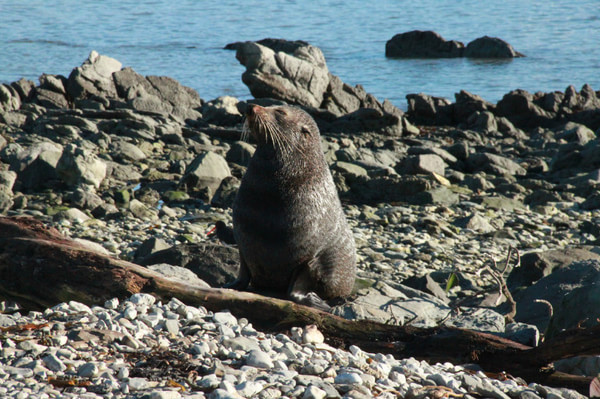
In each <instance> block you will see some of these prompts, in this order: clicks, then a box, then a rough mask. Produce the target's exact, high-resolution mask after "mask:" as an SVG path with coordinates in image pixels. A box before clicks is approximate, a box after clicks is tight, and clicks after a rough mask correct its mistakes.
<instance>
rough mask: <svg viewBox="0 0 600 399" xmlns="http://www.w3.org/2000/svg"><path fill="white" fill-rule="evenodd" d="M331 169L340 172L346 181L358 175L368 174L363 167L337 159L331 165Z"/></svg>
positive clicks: (350, 180)
mask: <svg viewBox="0 0 600 399" xmlns="http://www.w3.org/2000/svg"><path fill="white" fill-rule="evenodd" d="M331 169H332V170H336V171H338V172H340V173H341V174H342V175H343V176H344V178H345V179H346V180H347V181H348V182H352V181H354V180H356V179H357V178H358V177H360V176H364V177H367V176H368V173H367V170H366V169H365V168H363V167H361V166H359V165H356V164H353V163H350V162H342V161H337V162H335V163H334V164H333V165H332V166H331Z"/></svg>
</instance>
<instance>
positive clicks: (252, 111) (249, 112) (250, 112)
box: [246, 104, 262, 117]
mask: <svg viewBox="0 0 600 399" xmlns="http://www.w3.org/2000/svg"><path fill="white" fill-rule="evenodd" d="M261 109H262V107H261V106H260V105H256V104H248V108H247V109H246V116H250V117H252V116H254V115H256V114H257V113H258V112H260V110H261Z"/></svg>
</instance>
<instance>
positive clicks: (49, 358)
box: [42, 354, 67, 371]
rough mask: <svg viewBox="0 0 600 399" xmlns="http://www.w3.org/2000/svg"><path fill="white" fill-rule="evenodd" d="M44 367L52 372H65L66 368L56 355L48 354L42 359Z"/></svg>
mask: <svg viewBox="0 0 600 399" xmlns="http://www.w3.org/2000/svg"><path fill="white" fill-rule="evenodd" d="M42 361H43V362H44V365H45V366H46V367H47V368H48V369H49V370H52V371H65V370H66V369H67V366H66V365H65V364H64V362H63V361H62V360H60V359H59V358H58V357H57V356H56V355H54V354H49V355H46V356H44V357H43V358H42Z"/></svg>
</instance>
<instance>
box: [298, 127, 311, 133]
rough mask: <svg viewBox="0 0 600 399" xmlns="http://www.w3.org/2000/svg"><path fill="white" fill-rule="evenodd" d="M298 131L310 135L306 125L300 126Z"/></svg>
mask: <svg viewBox="0 0 600 399" xmlns="http://www.w3.org/2000/svg"><path fill="white" fill-rule="evenodd" d="M300 131H301V132H302V133H303V134H306V135H310V129H309V128H308V126H302V128H301V129H300Z"/></svg>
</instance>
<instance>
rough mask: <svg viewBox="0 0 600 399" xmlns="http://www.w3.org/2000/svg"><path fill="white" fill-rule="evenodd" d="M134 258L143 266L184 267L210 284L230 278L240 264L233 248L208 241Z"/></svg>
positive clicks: (224, 282)
mask: <svg viewBox="0 0 600 399" xmlns="http://www.w3.org/2000/svg"><path fill="white" fill-rule="evenodd" d="M136 262H137V263H139V264H141V265H144V266H149V265H155V264H161V263H167V264H169V265H174V266H180V267H185V268H186V269H189V270H191V271H192V272H194V273H195V274H196V275H197V276H198V277H200V278H201V279H202V280H204V281H206V282H207V283H208V284H210V285H211V286H212V287H220V286H223V285H225V284H226V283H228V282H231V281H233V280H234V279H235V278H236V277H237V275H238V270H239V264H240V260H239V254H238V250H237V249H236V248H234V247H231V246H227V245H216V244H210V243H201V244H182V245H176V246H174V247H171V248H168V249H163V250H161V251H157V252H154V253H152V254H150V255H148V256H146V257H144V258H142V259H137V260H136Z"/></svg>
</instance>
